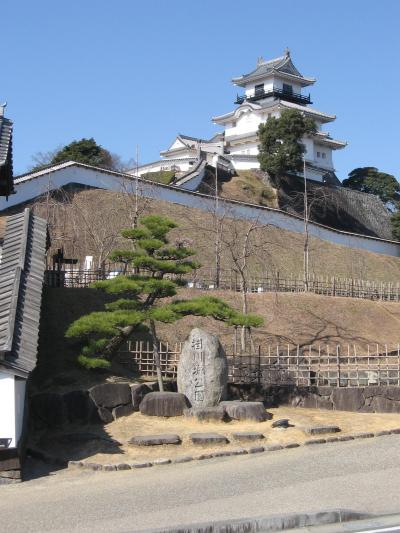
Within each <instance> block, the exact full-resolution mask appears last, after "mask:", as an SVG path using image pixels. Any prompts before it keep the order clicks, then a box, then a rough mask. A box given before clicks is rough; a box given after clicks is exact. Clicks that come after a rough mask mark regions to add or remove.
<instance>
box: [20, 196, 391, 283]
mask: <svg viewBox="0 0 400 533" xmlns="http://www.w3.org/2000/svg"><path fill="white" fill-rule="evenodd" d="M69 194H70V196H68V198H67V199H66V195H65V194H64V195H59V197H58V198H52V199H51V201H50V202H47V200H46V199H43V200H42V201H38V202H37V203H36V204H34V208H35V212H36V213H37V214H39V215H41V216H44V217H48V219H49V222H50V233H51V240H52V250H51V253H52V252H53V251H54V250H56V249H57V248H61V247H62V246H63V247H64V249H65V255H66V257H76V258H79V259H80V260H81V261H82V260H83V259H84V257H85V255H93V256H94V257H95V264H96V262H97V264H101V261H102V260H106V258H107V254H108V253H109V252H110V251H111V250H112V249H114V248H115V247H116V246H117V245H118V244H120V242H119V241H118V235H119V230H120V229H121V228H123V227H126V226H129V225H130V224H131V223H132V222H131V221H132V214H133V208H134V198H132V195H128V194H122V193H116V192H111V191H105V190H99V189H88V190H82V189H74V190H73V191H70V192H69ZM200 201H201V200H200ZM139 208H140V209H139V210H140V213H141V214H148V213H157V214H161V215H166V216H169V217H171V218H173V219H174V220H175V221H176V222H177V223H178V224H179V228H177V229H175V230H173V232H172V237H173V238H187V239H189V240H190V241H191V243H192V246H193V248H194V249H195V250H197V253H198V259H199V261H200V262H201V264H202V265H203V271H204V272H205V273H209V271H210V268H212V267H213V265H214V257H215V256H214V242H215V218H214V217H213V213H212V212H206V211H204V210H201V209H195V208H189V207H185V206H182V205H178V204H173V203H168V202H165V201H161V200H148V199H142V198H141V199H140V205H139ZM20 209H22V207H20ZM248 227H249V223H248V222H245V221H241V220H236V221H234V220H231V219H229V218H228V217H226V218H225V219H224V220H223V222H222V240H223V241H224V243H223V244H222V252H221V264H222V267H223V268H224V269H231V268H232V266H233V265H232V255H231V253H230V251H229V249H230V248H232V249H233V250H234V251H235V253H237V252H238V250H240V248H241V247H242V246H243V236H244V233H245V232H246V230H247V229H248ZM250 241H251V242H250V247H249V252H250V257H249V266H250V268H249V270H250V271H251V272H252V274H253V275H254V276H260V275H264V274H265V273H266V272H273V273H275V272H277V271H278V272H279V273H280V276H281V277H285V276H290V275H291V274H292V275H295V276H297V275H301V274H302V269H303V248H304V236H303V235H301V234H299V233H293V232H290V231H288V230H284V229H280V228H276V227H274V226H272V225H271V226H264V227H261V228H259V229H257V230H256V231H254V232H253V233H252V236H251V240H250ZM309 256H310V272H311V273H312V274H315V275H323V276H329V277H331V276H336V277H347V278H359V279H369V280H374V281H393V282H396V281H397V280H398V279H399V277H400V259H399V258H396V257H392V256H385V255H382V254H374V253H370V252H366V251H362V250H355V249H354V250H352V249H349V248H347V247H344V246H340V245H335V244H331V243H329V242H327V241H322V240H319V239H317V238H313V237H311V238H310V253H309Z"/></svg>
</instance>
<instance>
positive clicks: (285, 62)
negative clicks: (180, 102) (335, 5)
mask: <svg viewBox="0 0 400 533" xmlns="http://www.w3.org/2000/svg"><path fill="white" fill-rule="evenodd" d="M232 81H233V83H234V84H235V85H237V86H239V87H242V88H243V89H244V94H243V95H241V96H238V97H237V100H236V102H235V103H236V104H237V105H238V107H236V108H235V109H234V110H232V111H230V112H228V113H225V114H223V115H218V116H215V117H213V119H212V120H213V122H214V123H215V124H218V125H220V126H222V127H223V128H224V131H223V132H221V133H219V134H217V135H216V136H214V137H213V138H212V139H210V140H204V139H195V138H193V137H187V136H185V135H178V136H177V137H176V139H175V141H174V142H173V143H172V144H171V146H170V147H169V148H168V149H167V150H165V151H162V152H160V155H161V157H163V159H162V160H161V161H157V162H155V163H151V164H150V165H144V166H143V167H139V174H141V175H142V174H144V173H145V172H151V171H157V170H170V169H174V170H176V171H178V172H185V171H187V170H190V167H191V166H193V165H194V163H195V161H196V159H197V158H199V157H200V153H201V152H203V153H204V152H205V153H210V152H211V153H218V154H221V155H222V154H223V155H224V156H225V158H226V159H229V160H230V161H231V163H232V165H233V167H234V168H235V169H238V170H245V169H252V168H259V162H258V159H257V155H258V136H257V132H258V127H259V125H260V124H261V123H263V122H266V121H267V120H268V119H269V118H271V117H279V116H280V114H281V112H282V111H283V110H284V109H297V110H298V111H300V112H302V113H304V114H305V115H307V116H308V117H310V118H312V119H313V120H314V121H315V124H316V127H317V132H316V133H315V134H313V135H310V136H306V137H305V138H304V139H303V143H304V145H305V147H306V152H305V159H306V164H307V176H308V178H310V179H314V180H317V181H331V182H332V181H333V182H337V183H338V181H337V178H336V176H335V174H334V171H335V169H334V165H333V160H332V151H333V150H339V149H341V148H344V147H345V146H346V143H345V142H343V141H338V140H335V139H332V138H331V137H330V135H329V133H327V132H324V131H322V127H323V125H324V124H326V123H328V122H333V121H334V120H335V118H336V117H335V115H330V114H327V113H323V112H322V111H318V110H317V109H315V108H313V107H311V99H310V95H306V94H304V93H303V92H302V91H303V89H304V88H305V87H308V86H310V85H313V84H314V83H315V79H314V78H307V77H305V76H303V75H302V74H300V72H299V71H298V70H297V68H296V67H295V66H294V64H293V62H292V59H291V57H290V52H289V50H286V52H285V54H284V55H283V56H282V57H278V58H276V59H271V60H269V61H265V60H264V59H263V58H259V59H258V61H257V66H256V68H255V69H254V70H253V71H251V72H250V73H248V74H244V75H242V76H239V77H236V78H233V80H232Z"/></svg>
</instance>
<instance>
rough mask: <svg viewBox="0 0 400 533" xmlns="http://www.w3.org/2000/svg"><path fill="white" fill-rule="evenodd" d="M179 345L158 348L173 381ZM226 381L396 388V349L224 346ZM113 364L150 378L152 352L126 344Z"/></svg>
mask: <svg viewBox="0 0 400 533" xmlns="http://www.w3.org/2000/svg"><path fill="white" fill-rule="evenodd" d="M181 350H182V343H174V344H169V343H162V342H161V343H160V344H159V353H160V359H161V370H162V374H163V376H164V377H165V378H170V379H176V376H177V367H178V362H179V357H180V354H181ZM226 354H227V358H228V368H229V373H228V375H229V381H230V382H231V383H248V384H251V383H255V384H260V385H264V386H268V385H295V386H298V387H311V386H317V387H324V386H326V387H368V386H396V387H399V386H400V345H398V344H397V345H388V344H383V345H379V344H367V345H362V346H361V345H355V344H340V345H339V344H331V345H329V344H313V345H305V346H300V345H290V344H287V345H272V344H266V345H260V346H258V347H256V348H255V349H254V350H253V352H252V353H240V352H238V351H236V350H235V347H227V348H226ZM119 360H120V362H121V363H122V364H125V365H126V366H128V367H129V368H130V369H131V370H133V371H137V372H139V373H140V374H141V375H143V376H146V377H152V378H153V377H155V376H156V368H155V365H154V356H153V347H152V344H151V343H150V342H146V341H128V342H127V344H126V346H125V348H124V349H122V350H121V351H120V353H119Z"/></svg>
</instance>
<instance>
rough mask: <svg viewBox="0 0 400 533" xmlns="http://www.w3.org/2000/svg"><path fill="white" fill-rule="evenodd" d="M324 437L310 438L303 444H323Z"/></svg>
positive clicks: (324, 441)
mask: <svg viewBox="0 0 400 533" xmlns="http://www.w3.org/2000/svg"><path fill="white" fill-rule="evenodd" d="M325 443H326V439H312V440H306V441H305V443H304V445H305V446H312V445H313V444H325Z"/></svg>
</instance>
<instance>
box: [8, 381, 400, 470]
mask: <svg viewBox="0 0 400 533" xmlns="http://www.w3.org/2000/svg"><path fill="white" fill-rule="evenodd" d="M165 388H166V390H170V391H175V390H176V383H175V382H168V383H166V384H165ZM154 390H158V386H157V384H156V383H147V385H144V384H142V385H129V384H127V383H124V384H121V383H116V384H111V383H109V384H104V385H96V386H95V387H93V388H92V389H90V390H89V391H88V390H77V391H71V392H68V393H65V394H56V393H40V394H35V395H34V396H33V397H32V398H31V399H30V423H31V427H32V429H33V430H36V429H45V428H58V427H62V426H64V425H66V424H70V423H73V424H83V425H87V424H89V425H90V424H94V423H100V424H104V423H108V422H111V421H112V420H115V419H117V418H119V417H120V416H126V415H129V414H130V413H132V412H134V411H138V410H139V403H140V401H141V400H142V398H143V397H144V395H145V394H147V393H148V392H151V391H154ZM228 397H229V399H231V400H236V399H238V400H239V399H240V400H244V401H262V402H264V405H265V406H266V407H267V408H268V407H278V406H280V405H289V406H293V407H308V408H316V409H329V410H335V411H354V412H357V411H358V412H363V413H400V387H384V386H380V387H353V388H337V387H295V386H289V385H283V386H276V385H274V386H268V387H265V386H262V385H257V384H254V385H247V384H233V383H230V384H229V385H228ZM0 451H1V450H0ZM0 471H1V464H0ZM0 476H1V474H0Z"/></svg>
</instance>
